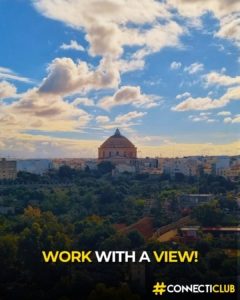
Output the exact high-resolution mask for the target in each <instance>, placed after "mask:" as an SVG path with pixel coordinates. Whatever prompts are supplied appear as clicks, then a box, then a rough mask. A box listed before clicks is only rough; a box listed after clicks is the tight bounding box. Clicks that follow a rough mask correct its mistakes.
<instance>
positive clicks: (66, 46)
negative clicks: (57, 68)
mask: <svg viewBox="0 0 240 300" xmlns="http://www.w3.org/2000/svg"><path fill="white" fill-rule="evenodd" d="M60 49H63V50H76V51H84V48H83V46H82V45H80V44H78V42H77V41H75V40H71V41H70V43H69V44H65V43H63V44H62V45H61V46H60Z"/></svg>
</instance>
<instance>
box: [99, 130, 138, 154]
mask: <svg viewBox="0 0 240 300" xmlns="http://www.w3.org/2000/svg"><path fill="white" fill-rule="evenodd" d="M98 150H99V151H98V153H99V157H98V158H99V159H112V158H113V157H114V158H121V157H122V158H136V157H137V148H136V147H135V146H134V145H133V143H132V142H130V141H129V140H128V139H127V138H126V137H125V136H123V135H121V133H120V131H119V129H117V130H116V131H115V133H114V135H112V136H110V137H109V138H108V139H107V140H106V141H105V142H104V143H103V144H102V145H101V146H100V147H99V149H98Z"/></svg>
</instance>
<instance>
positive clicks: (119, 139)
mask: <svg viewBox="0 0 240 300" xmlns="http://www.w3.org/2000/svg"><path fill="white" fill-rule="evenodd" d="M100 148H135V146H134V145H133V143H132V142H130V141H129V140H128V139H127V138H126V137H125V136H123V135H121V133H120V131H119V129H117V130H116V131H115V133H114V135H112V136H110V137H109V138H108V139H107V140H106V141H105V142H104V143H103V144H102V145H101V146H100Z"/></svg>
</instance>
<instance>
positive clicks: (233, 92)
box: [171, 87, 240, 111]
mask: <svg viewBox="0 0 240 300" xmlns="http://www.w3.org/2000/svg"><path fill="white" fill-rule="evenodd" d="M232 100H240V87H232V88H228V89H227V91H226V93H225V94H224V95H223V96H222V97H220V98H219V99H212V98H210V97H197V98H192V97H189V98H187V99H186V100H184V101H182V102H181V103H179V104H178V105H176V106H174V107H172V108H171V109H172V110H173V111H188V110H209V109H215V108H220V107H224V106H226V105H227V104H228V103H229V102H230V101H232Z"/></svg>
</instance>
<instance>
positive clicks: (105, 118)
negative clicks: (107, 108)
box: [96, 116, 110, 124]
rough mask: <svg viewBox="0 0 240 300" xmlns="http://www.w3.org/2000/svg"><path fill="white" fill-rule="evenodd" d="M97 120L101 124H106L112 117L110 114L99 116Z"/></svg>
mask: <svg viewBox="0 0 240 300" xmlns="http://www.w3.org/2000/svg"><path fill="white" fill-rule="evenodd" d="M96 121H97V123H100V124H106V123H109V122H110V118H109V117H108V116H97V117H96Z"/></svg>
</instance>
